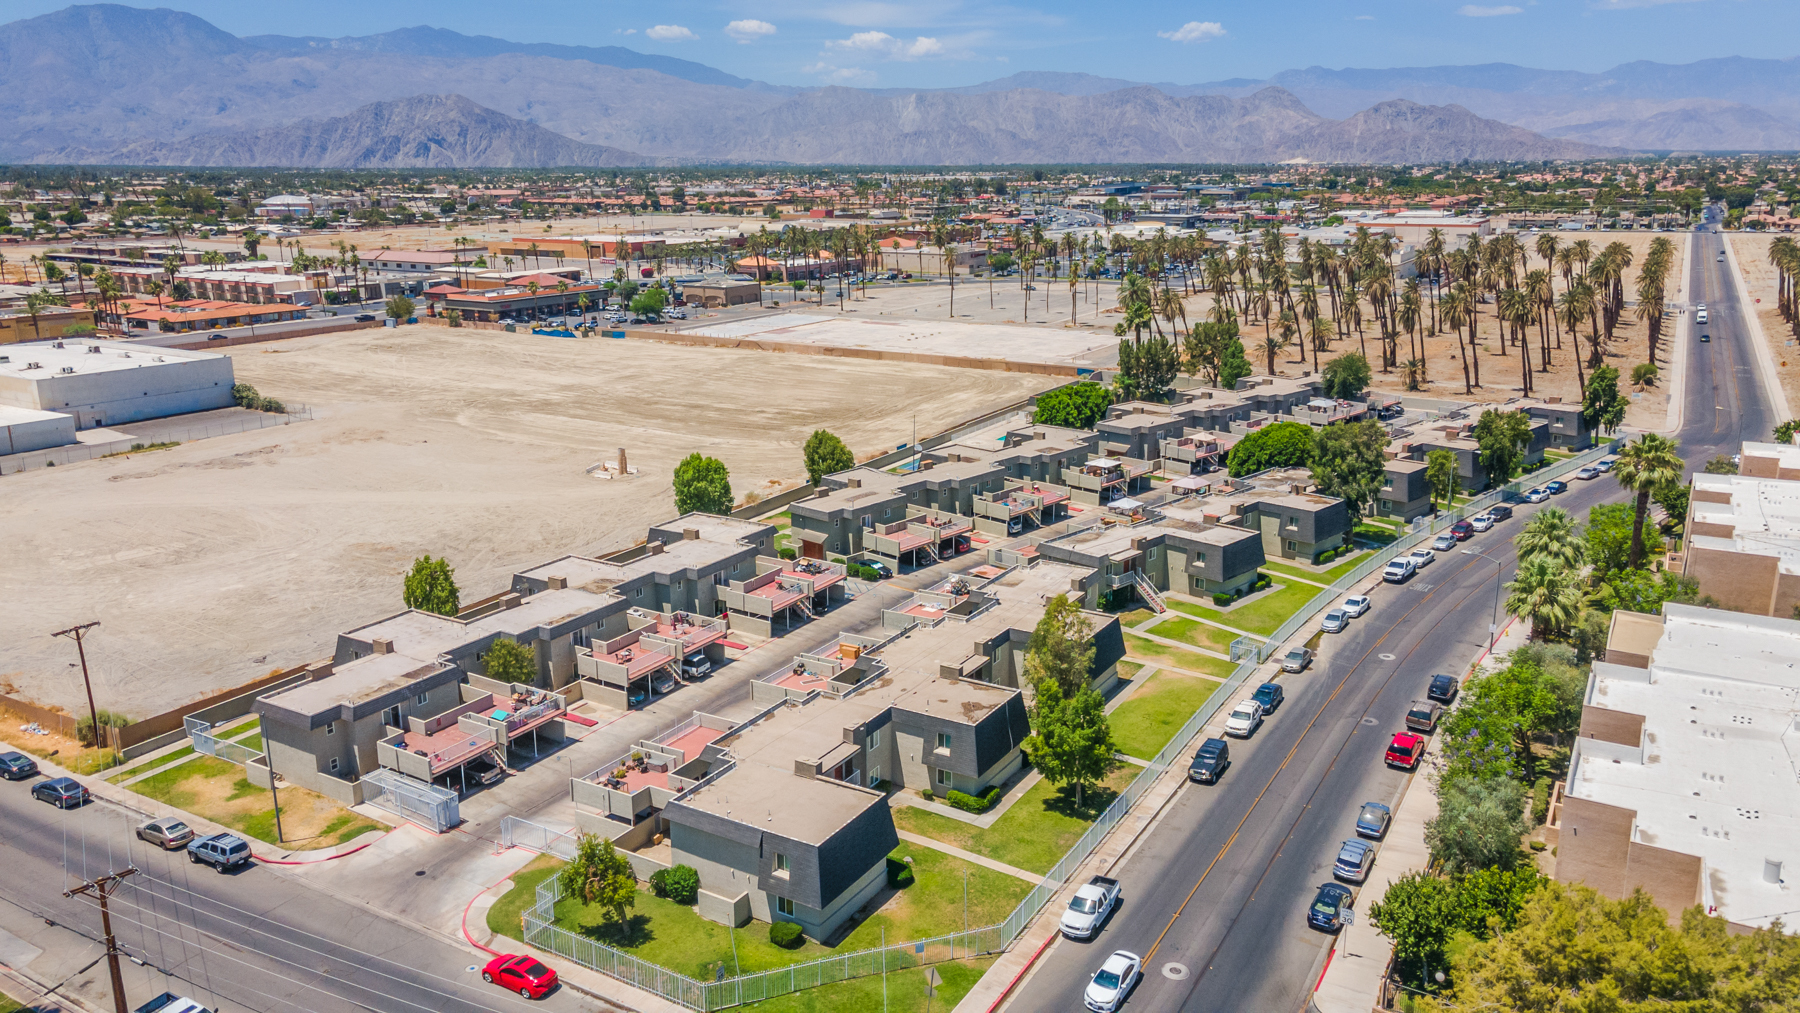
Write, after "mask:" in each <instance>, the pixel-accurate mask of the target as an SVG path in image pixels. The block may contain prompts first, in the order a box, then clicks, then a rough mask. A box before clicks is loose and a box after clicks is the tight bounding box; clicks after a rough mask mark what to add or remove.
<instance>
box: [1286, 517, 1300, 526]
mask: <svg viewBox="0 0 1800 1013" xmlns="http://www.w3.org/2000/svg"><path fill="white" fill-rule="evenodd" d="M1299 526H1300V518H1298V517H1292V516H1290V517H1289V518H1288V527H1290V528H1297V527H1299Z"/></svg>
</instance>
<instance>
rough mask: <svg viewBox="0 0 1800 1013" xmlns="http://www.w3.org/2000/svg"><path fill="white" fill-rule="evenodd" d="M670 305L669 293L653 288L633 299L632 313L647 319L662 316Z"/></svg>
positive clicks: (645, 290)
mask: <svg viewBox="0 0 1800 1013" xmlns="http://www.w3.org/2000/svg"><path fill="white" fill-rule="evenodd" d="M668 305H669V293H668V292H666V291H664V290H663V289H661V288H659V287H656V286H651V287H650V288H647V289H644V291H643V292H642V293H641V294H639V295H636V296H633V297H631V312H633V313H637V314H639V315H641V316H646V317H657V316H662V311H663V310H664V309H665V308H667V307H668Z"/></svg>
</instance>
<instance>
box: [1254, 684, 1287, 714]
mask: <svg viewBox="0 0 1800 1013" xmlns="http://www.w3.org/2000/svg"><path fill="white" fill-rule="evenodd" d="M1284 696H1285V694H1283V693H1282V692H1281V683H1279V682H1265V683H1263V684H1262V685H1260V686H1258V687H1256V692H1254V693H1252V694H1250V699H1252V700H1254V701H1256V702H1257V703H1259V704H1262V709H1263V713H1264V714H1273V713H1275V708H1277V707H1280V706H1281V701H1282V699H1283V697H1284Z"/></svg>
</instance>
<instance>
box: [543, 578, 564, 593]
mask: <svg viewBox="0 0 1800 1013" xmlns="http://www.w3.org/2000/svg"><path fill="white" fill-rule="evenodd" d="M544 584H545V585H546V586H548V587H549V588H550V590H552V591H561V590H562V589H564V588H566V587H568V586H569V578H567V577H550V578H547V579H546V580H545V581H544Z"/></svg>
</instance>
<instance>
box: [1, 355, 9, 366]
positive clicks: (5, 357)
mask: <svg viewBox="0 0 1800 1013" xmlns="http://www.w3.org/2000/svg"><path fill="white" fill-rule="evenodd" d="M11 361H12V356H10V355H0V365H4V364H6V363H8V362H11Z"/></svg>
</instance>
